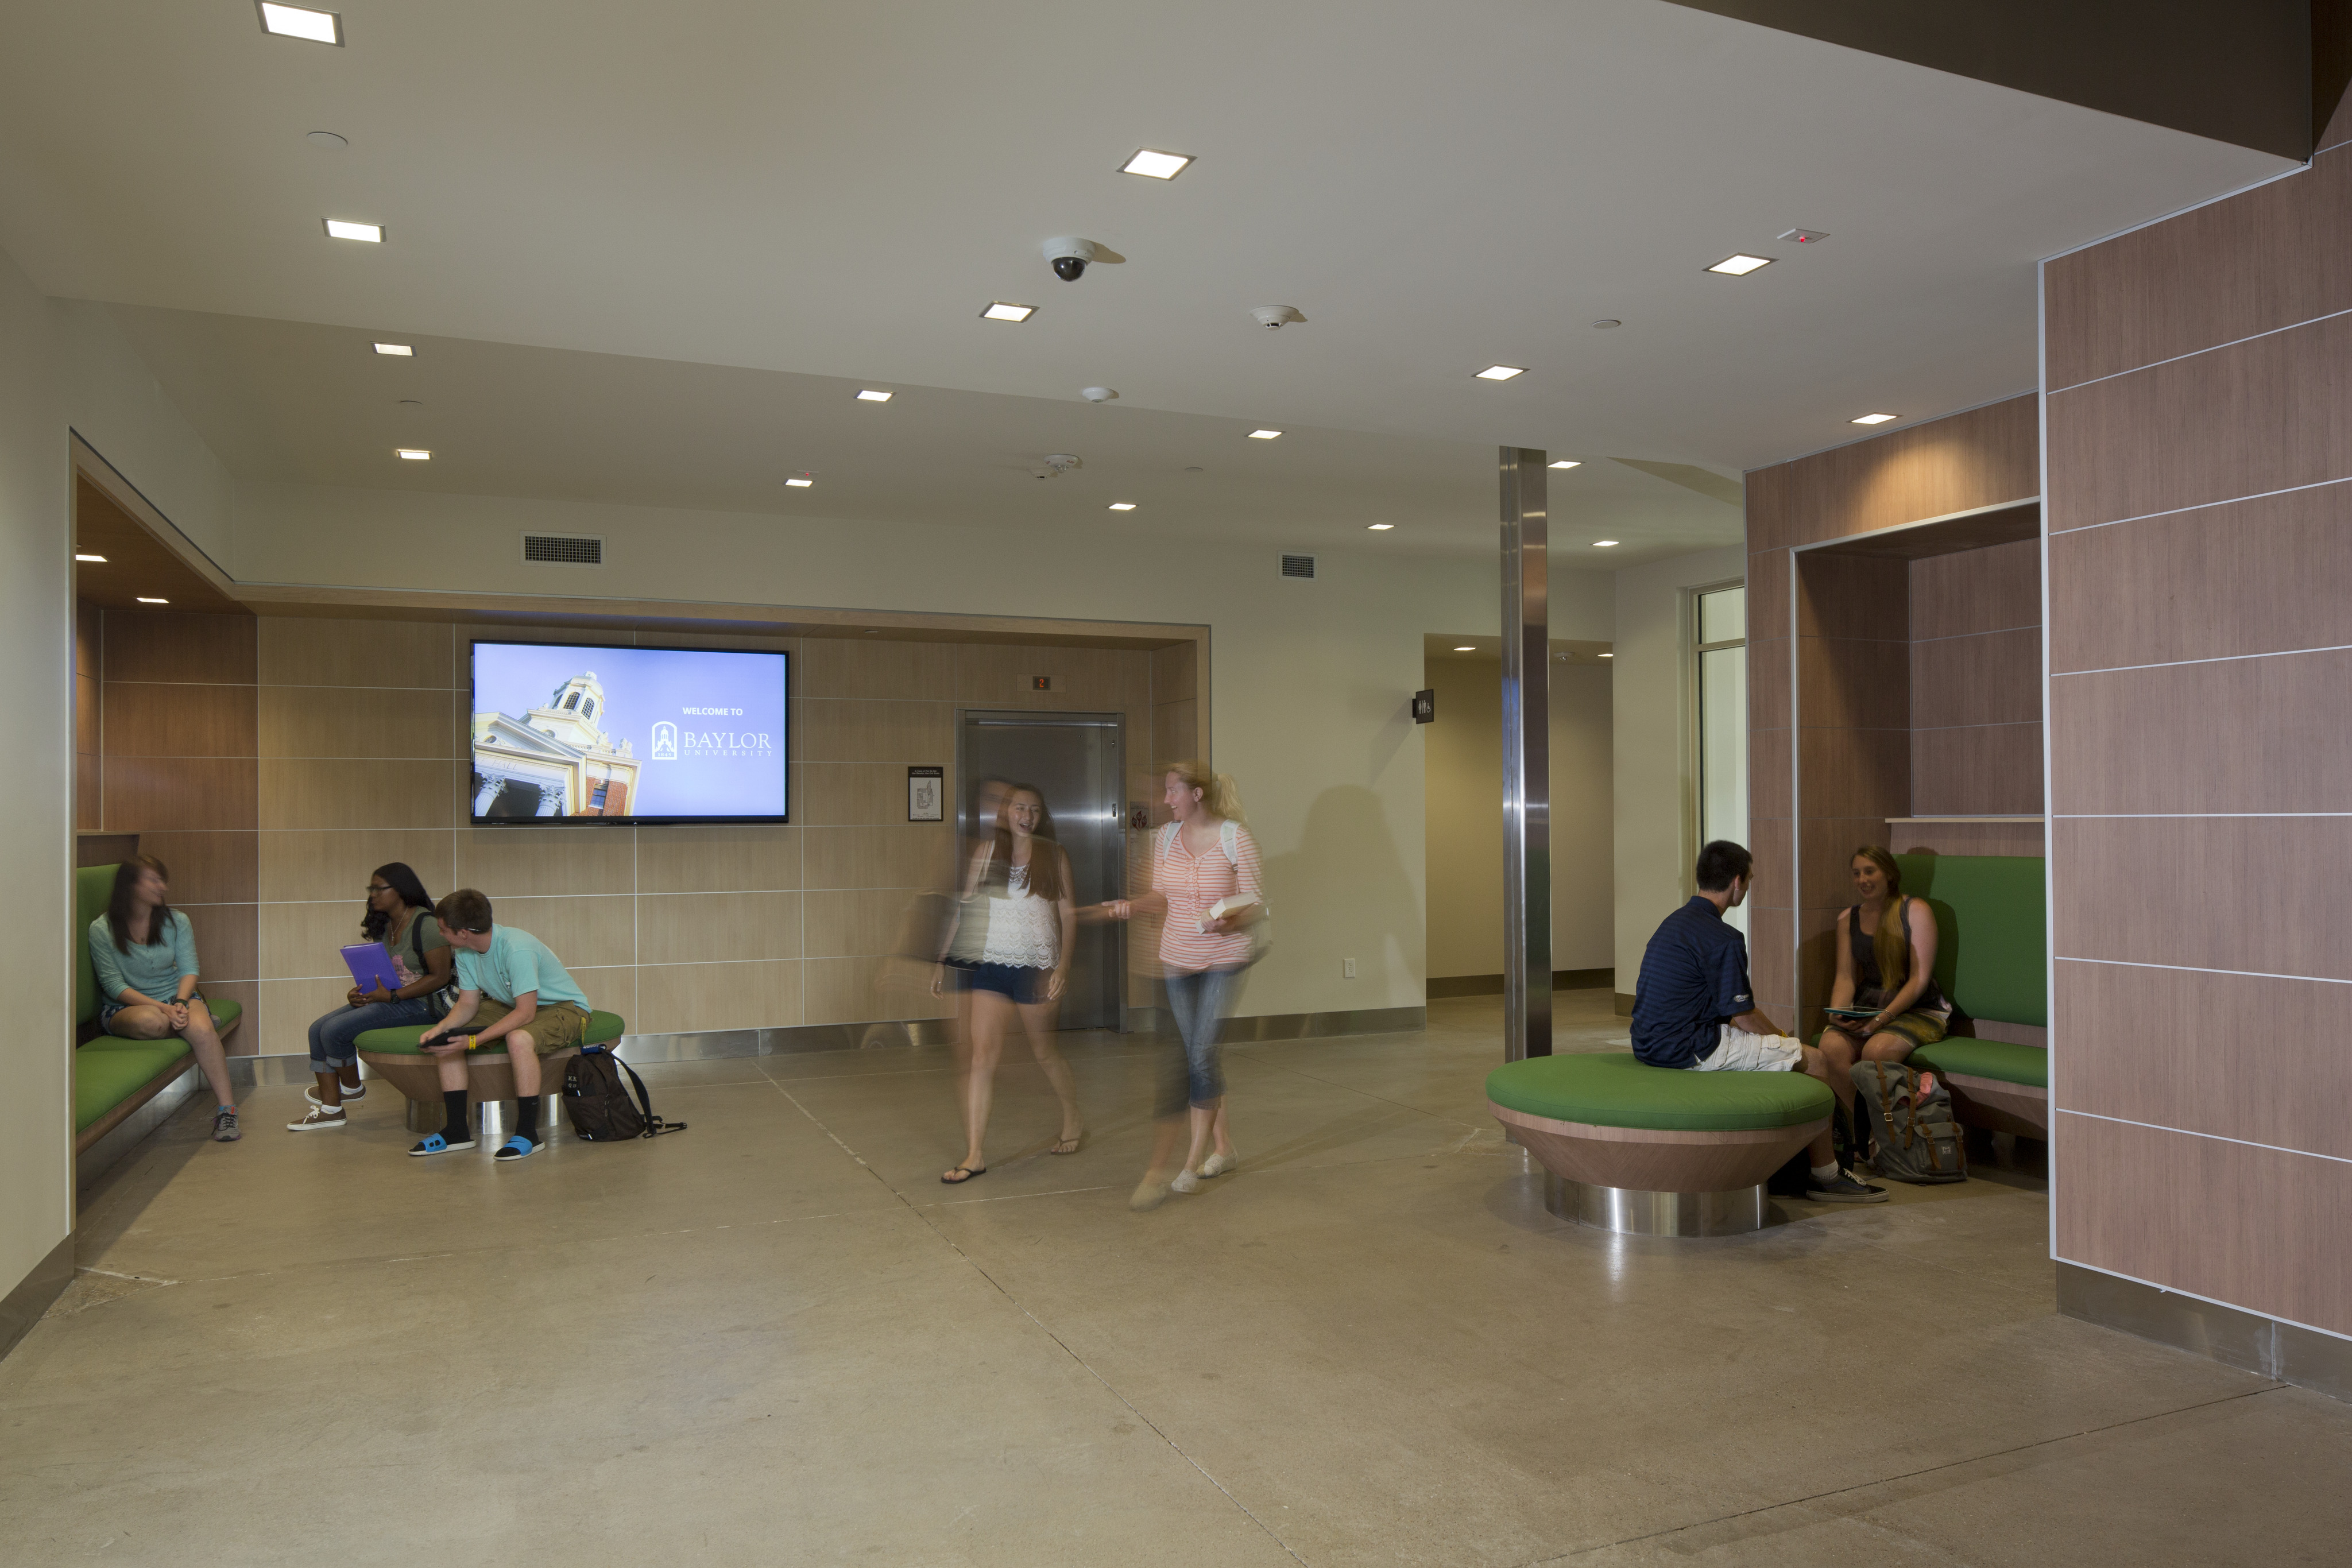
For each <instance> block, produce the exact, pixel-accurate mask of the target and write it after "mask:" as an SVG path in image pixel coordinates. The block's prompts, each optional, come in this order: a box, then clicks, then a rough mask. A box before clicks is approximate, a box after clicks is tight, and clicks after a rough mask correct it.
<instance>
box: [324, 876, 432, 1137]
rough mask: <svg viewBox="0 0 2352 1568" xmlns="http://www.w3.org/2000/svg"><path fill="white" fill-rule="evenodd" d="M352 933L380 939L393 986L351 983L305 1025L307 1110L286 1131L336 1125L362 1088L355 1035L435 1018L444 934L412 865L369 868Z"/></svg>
mask: <svg viewBox="0 0 2352 1568" xmlns="http://www.w3.org/2000/svg"><path fill="white" fill-rule="evenodd" d="M360 940H361V941H362V942H381V943H383V950H384V951H385V952H386V953H388V954H390V955H391V956H392V967H393V973H394V975H395V976H396V977H398V978H399V980H400V986H399V988H398V989H394V988H389V987H385V986H378V987H376V988H374V989H373V990H368V991H362V990H361V989H360V988H358V987H357V986H353V987H352V988H351V989H350V990H349V991H347V992H345V993H344V995H343V1005H342V1006H341V1007H340V1008H337V1009H335V1010H334V1011H333V1012H331V1013H329V1014H327V1015H326V1017H324V1018H321V1019H317V1020H315V1021H314V1022H312V1024H311V1025H310V1071H311V1073H312V1074H313V1075H314V1076H315V1077H317V1079H318V1081H319V1086H318V1087H317V1088H315V1089H313V1090H311V1091H310V1092H309V1096H308V1097H309V1099H310V1114H309V1115H307V1116H305V1117H303V1118H302V1119H301V1120H300V1121H299V1122H289V1123H287V1124H286V1128H287V1131H289V1132H293V1133H316V1132H320V1131H323V1130H325V1129H326V1128H329V1127H340V1126H341V1125H343V1124H344V1114H343V1103H344V1102H345V1101H347V1100H357V1099H360V1098H362V1097H363V1096H364V1095H365V1094H366V1093H367V1085H366V1084H364V1083H362V1082H360V1061H359V1038H360V1036H362V1035H363V1034H365V1033H366V1032H367V1031H368V1030H372V1029H400V1028H403V1027H404V1026H410V1025H421V1024H429V1023H433V1022H435V1021H436V1020H437V1019H439V1018H440V1016H441V1013H440V1010H439V1009H436V1008H435V1007H434V1005H433V995H434V993H435V992H436V991H438V990H440V989H441V988H443V987H445V986H446V985H447V984H448V983H449V971H450V959H451V954H450V951H449V939H448V938H447V937H446V936H442V935H441V924H440V922H439V921H437V920H436V919H435V918H434V917H433V895H432V894H429V893H427V892H425V883H423V882H421V881H419V880H418V878H417V875H416V873H415V872H413V871H411V870H409V869H408V867H407V866H406V865H404V864H403V863H402V862H399V861H394V862H392V863H391V864H390V865H380V866H378V867H376V868H375V874H374V875H373V876H371V877H369V878H368V884H367V913H366V915H364V916H362V918H361V920H360Z"/></svg>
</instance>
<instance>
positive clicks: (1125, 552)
mask: <svg viewBox="0 0 2352 1568" xmlns="http://www.w3.org/2000/svg"><path fill="white" fill-rule="evenodd" d="M526 527H528V528H534V529H537V528H548V529H552V530H554V531H558V532H579V533H593V534H596V535H600V536H602V537H603V538H604V539H605V541H606V559H608V560H609V561H610V562H611V563H612V564H610V565H608V566H605V567H601V568H562V567H526V566H524V565H523V564H522V563H521V562H520V559H519V558H520V548H519V535H520V531H521V530H522V529H523V528H526ZM1480 528H1481V534H1482V537H1484V535H1485V534H1486V531H1487V526H1486V524H1484V523H1483V522H1482V523H1481V525H1480ZM385 538H401V539H404V540H408V541H411V543H410V545H409V548H407V549H401V550H386V549H383V548H382V541H383V539H385ZM236 539H237V557H236V569H235V570H236V576H237V577H239V578H240V579H244V580H259V581H267V582H274V583H284V584H290V585H298V586H299V588H300V591H303V592H304V593H306V594H307V593H310V591H312V589H313V587H319V588H327V589H333V588H336V587H341V586H349V587H352V588H360V589H365V590H368V591H405V592H417V591H432V590H436V589H440V590H455V589H468V590H472V591H479V592H487V593H498V594H513V595H516V596H518V599H519V600H520V599H521V598H523V597H527V596H530V595H541V594H562V595H575V596H593V597H601V598H607V599H611V600H614V601H621V602H624V603H625V601H632V600H636V599H641V598H652V599H662V600H673V601H701V602H707V603H712V604H751V605H761V606H795V607H806V608H811V609H822V610H837V611H842V612H856V613H859V614H865V613H879V614H882V615H883V616H885V617H886V618H887V614H888V613H889V612H900V613H916V614H922V613H935V614H946V615H956V616H971V615H987V616H1024V617H1037V618H1055V619H1063V620H1073V621H1076V620H1083V621H1115V622H1123V623H1129V624H1134V623H1143V624H1157V625H1171V626H1172V625H1198V624H1202V623H1205V624H1207V625H1208V626H1209V627H1210V628H1211V635H1210V657H1209V661H1208V684H1207V687H1206V689H1205V690H1204V691H1202V692H1200V693H1198V694H1196V695H1195V696H1194V697H1193V698H1185V697H1174V696H1171V700H1170V701H1168V702H1167V703H1165V704H1155V705H1154V706H1155V708H1157V709H1158V710H1159V711H1157V712H1155V714H1154V720H1155V724H1159V723H1161V722H1170V723H1179V724H1181V720H1179V719H1176V718H1175V717H1174V716H1172V714H1171V710H1175V711H1177V712H1181V704H1182V703H1184V702H1186V701H1197V700H1201V699H1205V700H1206V701H1207V702H1208V705H1209V707H1210V711H1211V714H1212V735H1213V752H1214V755H1213V760H1214V761H1215V763H1216V765H1217V766H1218V767H1219V768H1223V769H1225V770H1226V771H1228V772H1231V773H1233V774H1234V777H1235V779H1237V781H1238V783H1239V785H1240V788H1241V790H1242V794H1243V798H1244V801H1245V802H1246V804H1247V807H1248V810H1249V816H1250V821H1251V825H1252V826H1253V828H1254V829H1255V831H1256V832H1257V835H1258V839H1259V841H1260V843H1261V844H1262V845H1263V847H1264V850H1265V863H1266V882H1267V891H1268V894H1269V903H1270V905H1271V907H1272V908H1273V910H1274V912H1275V915H1276V926H1277V935H1276V946H1275V949H1274V951H1273V953H1272V954H1271V956H1268V957H1267V958H1266V960H1265V962H1264V963H1262V964H1260V965H1259V966H1258V967H1256V968H1255V969H1254V970H1253V971H1252V972H1251V974H1250V977H1249V981H1248V984H1247V986H1246V988H1244V992H1243V995H1242V997H1241V999H1240V1002H1239V1005H1238V1009H1237V1010H1238V1011H1240V1012H1241V1013H1243V1014H1244V1015H1253V1014H1280V1013H1293V1012H1322V1011H1339V1010H1354V1009H1380V1008H1392V1007H1418V1006H1420V1005H1421V1003H1422V1002H1423V988H1422V982H1423V974H1424V972H1425V970H1424V959H1423V941H1424V937H1423V881H1424V875H1425V865H1426V856H1425V854H1424V846H1423V779H1422V753H1423V741H1422V739H1421V737H1419V736H1418V735H1417V734H1416V730H1417V729H1418V727H1417V726H1415V725H1414V724H1413V723H1412V717H1411V716H1410V713H1409V712H1408V706H1409V704H1410V702H1411V698H1412V693H1413V692H1414V691H1415V690H1416V689H1417V688H1418V687H1419V686H1420V685H1421V684H1422V644H1421V639H1422V634H1423V632H1431V631H1445V632H1454V631H1459V630H1465V629H1466V630H1471V631H1480V630H1486V629H1488V628H1491V627H1492V626H1493V625H1494V624H1495V620H1496V594H1497V587H1496V574H1497V567H1496V562H1495V560H1494V559H1492V558H1490V557H1489V556H1487V555H1486V554H1484V553H1480V554H1476V555H1470V556H1455V555H1412V554H1409V553H1406V551H1405V549H1403V548H1402V547H1400V548H1390V543H1389V541H1387V540H1383V541H1382V542H1381V544H1380V546H1379V547H1378V548H1373V547H1372V546H1370V545H1368V546H1367V547H1365V548H1361V549H1343V550H1323V551H1319V552H1318V554H1319V556H1320V572H1319V575H1318V579H1317V580H1315V581H1312V582H1300V581H1290V580H1283V579H1282V578H1281V577H1280V576H1279V574H1278V572H1277V570H1276V558H1277V555H1278V552H1279V549H1280V541H1278V540H1275V539H1268V540H1266V541H1265V543H1264V544H1263V545H1262V546H1260V545H1249V546H1241V545H1232V546H1229V545H1205V544H1189V543H1188V544H1184V545H1181V546H1175V545H1171V544H1170V543H1169V542H1168V541H1167V540H1165V539H1164V538H1160V537H1158V536H1154V535H1152V534H1149V533H1145V532H1142V531H1139V530H1138V529H1135V528H1130V527H1129V525H1126V524H1110V525H1099V526H1097V525H1087V526H1085V527H1081V528H1070V527H1066V526H1064V525H1061V524H1058V523H1046V522H1043V521H1041V522H1040V523H1038V524H1037V525H1036V526H1035V527H1034V528H1028V529H999V530H992V531H991V533H990V535H989V536H988V538H987V539H986V541H985V548H980V544H981V541H978V540H976V539H975V536H974V534H973V532H972V530H971V529H969V528H964V527H961V526H957V525H955V524H953V523H951V522H939V523H900V524H891V523H870V522H845V521H841V520H838V519H803V518H786V517H772V516H750V515H744V514H738V513H718V512H688V511H676V510H662V509H657V508H649V507H626V506H604V505H590V504H584V503H571V502H553V501H537V500H510V499H505V498H499V497H472V496H446V495H429V494H416V493H401V492H382V491H352V490H333V489H319V488H307V487H303V486H278V485H254V486H240V488H239V490H238V492H237V504H236ZM1608 622H1609V595H1608V580H1607V578H1606V576H1605V575H1602V574H1597V573H1580V572H1573V571H1562V572H1559V573H1557V574H1556V575H1555V579H1554V616H1553V628H1554V634H1555V635H1557V636H1560V637H1570V638H1598V639H1603V640H1605V639H1606V638H1607V637H1608V635H1609V630H1608ZM1176 689H1177V688H1176V687H1174V686H1173V685H1171V687H1170V688H1169V690H1170V692H1171V694H1172V693H1173V691H1175V690H1176ZM1349 957H1353V958H1355V959H1356V960H1357V977H1356V978H1355V979H1353V980H1349V979H1346V978H1343V977H1342V972H1341V965H1342V960H1343V959H1346V958H1349Z"/></svg>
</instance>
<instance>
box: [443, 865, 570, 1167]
mask: <svg viewBox="0 0 2352 1568" xmlns="http://www.w3.org/2000/svg"><path fill="white" fill-rule="evenodd" d="M433 913H434V915H435V917H436V918H437V919H438V920H439V921H440V922H441V931H442V934H443V935H444V936H447V937H448V938H449V946H452V947H455V948H456V949H457V1006H455V1007H453V1008H451V1009H449V1016H448V1017H447V1018H445V1019H442V1020H441V1021H440V1022H439V1023H436V1024H435V1025H434V1026H433V1027H432V1028H430V1029H428V1030H425V1032H424V1033H423V1034H422V1035H420V1036H418V1037H417V1040H416V1043H417V1046H418V1047H419V1049H421V1050H423V1051H425V1052H426V1053H427V1054H428V1055H430V1056H432V1057H433V1058H434V1059H435V1060H436V1061H438V1062H440V1064H441V1095H442V1098H443V1099H444V1100H445V1101H446V1103H447V1105H448V1121H447V1124H446V1125H445V1126H444V1127H443V1128H442V1130H441V1131H440V1132H438V1133H435V1134H430V1135H429V1136H427V1137H426V1138H425V1140H424V1141H423V1142H421V1143H419V1144H418V1145H416V1146H415V1148H413V1149H411V1150H409V1151H408V1152H409V1153H410V1154H412V1155H444V1154H447V1153H448V1152H449V1151H450V1150H452V1149H470V1148H472V1147H473V1146H474V1132H473V1123H472V1121H471V1119H470V1118H469V1117H468V1116H467V1110H466V1052H467V1051H468V1050H477V1051H478V1050H480V1049H481V1048H482V1047H484V1046H487V1045H489V1044H490V1043H491V1042H492V1041H494V1040H503V1041H505V1043H506V1049H507V1060H508V1061H509V1062H510V1063H511V1064H512V1066H513V1068H514V1081H515V1135H514V1136H513V1137H511V1138H509V1139H508V1140H507V1141H506V1144H505V1145H504V1146H503V1147H501V1148H500V1149H499V1152H498V1155H497V1157H498V1158H499V1160H500V1161H502V1162H506V1161H513V1160H520V1159H527V1158H529V1157H530V1155H535V1154H537V1153H538V1152H539V1094H540V1084H539V1056H538V1052H540V1051H562V1049H563V1048H564V1047H565V1046H567V1045H577V1044H579V1043H580V1037H581V1036H582V1034H583V1033H584V1032H585V1031H586V1030H587V1028H588V1014H589V1010H590V1009H589V1007H588V996H587V993H586V992H584V991H583V990H582V989H581V988H580V987H579V984H578V982H576V981H574V980H573V979H572V976H571V974H570V973H569V972H568V971H567V970H566V969H565V968H564V967H563V964H562V960H560V959H558V958H557V957H556V956H555V955H554V954H553V953H551V952H549V951H548V948H547V944H546V943H544V942H541V940H540V939H539V938H538V937H536V936H532V935H531V934H530V932H528V931H518V930H516V929H515V928H514V927H513V926H511V925H496V924H495V923H493V922H492V920H491V918H490V901H489V900H488V898H486V897H484V896H483V895H482V894H479V893H477V892H475V891H474V890H473V889H472V888H470V887H463V888H459V889H458V890H457V892H455V893H453V894H450V895H449V896H448V897H446V898H445V899H443V900H442V901H441V902H440V903H439V904H436V905H435V906H434V910H433ZM468 1024H472V1025H475V1026H477V1027H475V1028H474V1029H472V1030H467V1028H466V1026H467V1025H468Z"/></svg>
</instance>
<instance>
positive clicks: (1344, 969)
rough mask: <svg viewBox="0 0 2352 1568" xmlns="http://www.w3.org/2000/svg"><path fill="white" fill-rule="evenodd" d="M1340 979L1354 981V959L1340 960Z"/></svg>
mask: <svg viewBox="0 0 2352 1568" xmlns="http://www.w3.org/2000/svg"><path fill="white" fill-rule="evenodd" d="M1339 977H1340V978H1341V979H1343V980H1352V979H1354V978H1355V977H1356V961H1355V960H1354V959H1353V958H1342V959H1340V960H1339Z"/></svg>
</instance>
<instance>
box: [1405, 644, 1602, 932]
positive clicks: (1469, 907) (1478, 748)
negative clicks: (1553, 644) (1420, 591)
mask: <svg viewBox="0 0 2352 1568" xmlns="http://www.w3.org/2000/svg"><path fill="white" fill-rule="evenodd" d="M1426 668H1427V672H1428V674H1427V675H1426V677H1425V678H1426V681H1427V684H1428V685H1429V686H1430V687H1431V688H1432V689H1433V690H1434V691H1435V692H1436V693H1437V722H1436V723H1435V724H1433V725H1429V726H1427V727H1424V729H1423V736H1424V737H1425V740H1424V744H1425V745H1426V747H1427V759H1426V762H1425V768H1426V772H1427V785H1426V788H1427V791H1428V796H1427V800H1428V803H1427V808H1426V810H1427V813H1428V823H1429V825H1428V834H1429V973H1430V977H1431V978H1433V979H1436V978H1440V977H1452V976H1458V975H1500V974H1501V973H1502V972H1503V695H1502V681H1503V666H1502V664H1501V662H1500V661H1499V660H1495V659H1464V658H1452V659H1449V658H1443V657H1435V658H1432V659H1430V660H1429V661H1428V663H1427V666H1426ZM1610 672H1611V666H1610V664H1564V663H1557V662H1556V663H1554V664H1553V665H1552V668H1551V704H1550V711H1551V730H1550V736H1551V828H1552V847H1551V867H1552V904H1551V920H1552V926H1551V936H1552V941H1551V950H1552V967H1553V968H1555V969H1606V968H1608V967H1610V965H1611V963H1612V929H1611V922H1612V906H1613V899H1612V887H1613V886H1614V883H1615V875H1616V873H1615V866H1614V864H1613V856H1612V843H1613V840H1614V821H1613V819H1612V810H1611V801H1612V784H1611V751H1612V740H1611V734H1610V726H1611V716H1610V679H1611V674H1610Z"/></svg>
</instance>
